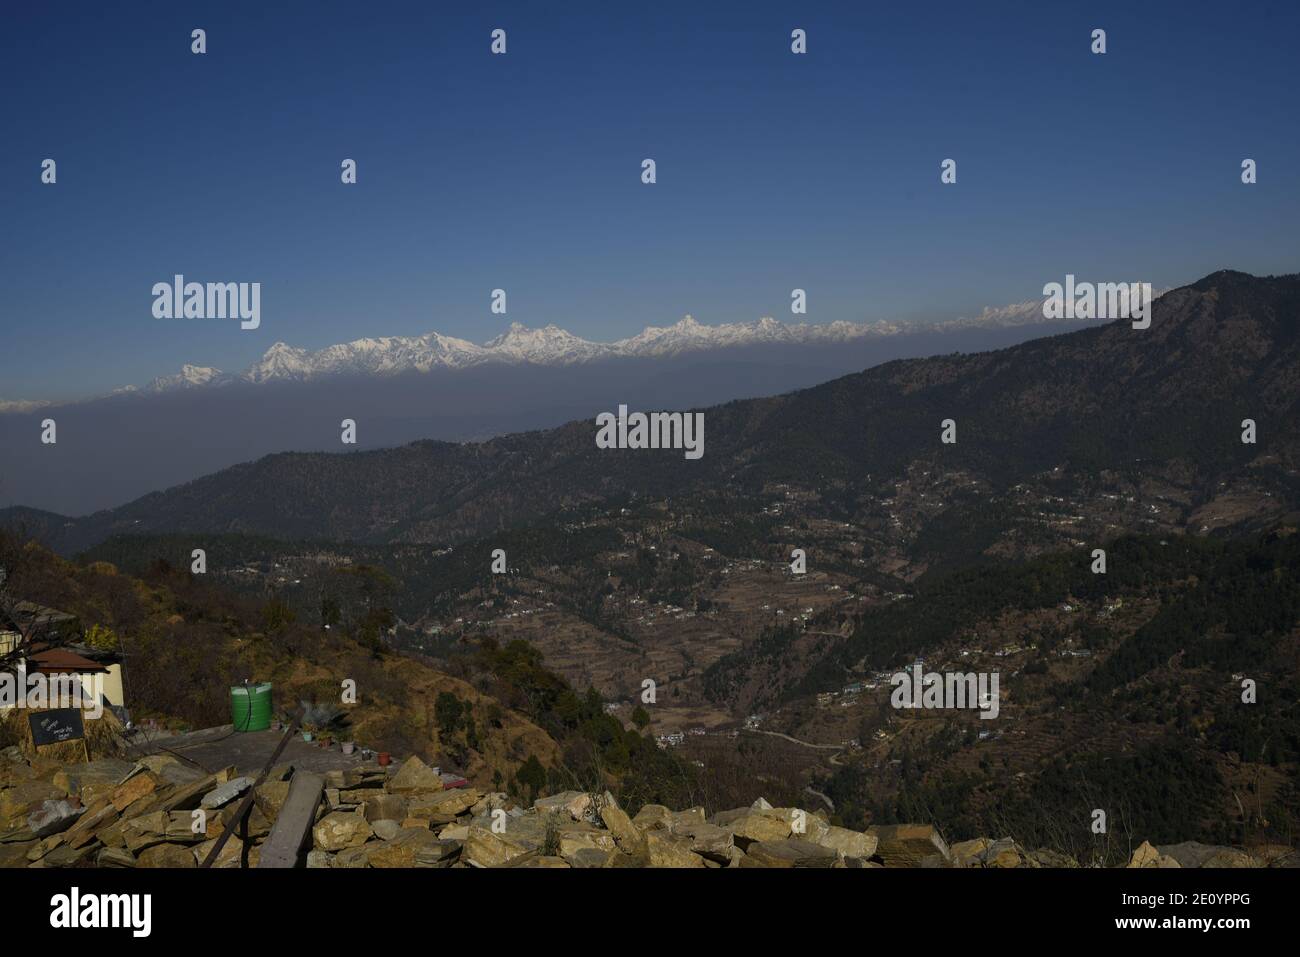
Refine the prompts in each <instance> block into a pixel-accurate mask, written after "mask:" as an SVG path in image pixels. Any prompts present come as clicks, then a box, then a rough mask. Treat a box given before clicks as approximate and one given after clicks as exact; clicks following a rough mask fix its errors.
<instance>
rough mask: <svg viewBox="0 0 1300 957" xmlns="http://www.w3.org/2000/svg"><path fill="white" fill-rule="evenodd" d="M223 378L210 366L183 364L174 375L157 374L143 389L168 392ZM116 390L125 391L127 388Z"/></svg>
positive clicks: (196, 386)
mask: <svg viewBox="0 0 1300 957" xmlns="http://www.w3.org/2000/svg"><path fill="white" fill-rule="evenodd" d="M223 378H225V376H224V374H223V373H222V371H221V370H220V369H213V368H211V367H210V366H192V365H183V366H181V371H180V372H178V373H176V375H166V376H159V377H158V378H157V379H154V380H153V381H152V382H150V383H149V384H148V385H147V386H145V391H146V392H168V391H171V390H173V389H194V388H198V387H199V386H205V385H213V384H215V383H217V382H219V381H221V380H222V379H223ZM117 391H118V392H126V391H128V389H118V390H117ZM132 391H133V390H132Z"/></svg>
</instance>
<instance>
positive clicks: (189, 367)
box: [0, 299, 1060, 414]
mask: <svg viewBox="0 0 1300 957" xmlns="http://www.w3.org/2000/svg"><path fill="white" fill-rule="evenodd" d="M1053 324H1060V323H1059V320H1051V319H1046V318H1044V316H1043V309H1042V302H1041V300H1037V299H1032V300H1027V301H1025V302H1018V303H1012V304H1010V305H1006V306H997V307H989V306H986V307H984V309H983V310H981V312H980V313H979V314H978V315H975V316H972V317H964V316H963V317H958V318H956V319H949V320H943V321H940V322H935V323H915V322H907V321H896V322H891V321H886V320H879V321H876V322H860V323H859V322H845V321H836V322H829V323H807V322H801V323H785V322H780V321H778V320H776V319H773V318H772V317H770V316H765V317H763V318H761V319H758V320H756V321H754V322H735V323H721V324H719V325H715V326H711V325H706V324H704V323H701V322H698V321H696V319H695V318H694V317H693V316H691V315H686V316H683V317H682V319H680V320H679V321H678V322H676V323H674V324H673V325H671V326H647V327H646V328H645V329H643V330H642V331H641V332H639V333H637V334H636V335H635V336H629V337H627V338H624V339H618V340H615V341H613V342H595V341H592V340H589V339H583V338H581V337H580V336H576V335H574V334H572V333H570V332H568V331H566V330H564V329H561V328H559V327H558V326H555V325H547V326H543V327H541V328H537V329H530V328H529V327H527V326H525V325H523V324H522V323H518V322H513V323H511V324H510V327H509V329H507V330H506V331H505V332H503V333H501V334H500V335H498V336H496V337H494V338H492V339H489V340H488V341H487V342H485V343H483V344H482V345H479V344H477V343H474V342H470V341H469V340H468V339H461V338H457V337H455V336H445V335H442V334H441V333H439V332H429V333H426V334H425V335H421V336H382V337H378V338H364V339H354V340H352V341H351V342H343V343H337V344H335V345H330V346H326V347H324V348H321V349H315V350H311V349H305V348H301V347H297V346H291V345H289V344H288V343H285V342H276V343H274V344H273V345H272V346H270V348H268V349H267V350H266V352H265V353H264V354H263V355H262V357H261V358H260V359H258V360H257V361H256V362H253V363H252V364H251V365H249V366H248V368H246V369H244V370H243V371H242V372H226V371H223V370H221V369H218V368H215V367H213V366H206V365H199V364H197V363H185V364H184V365H182V366H181V368H180V370H179V371H178V372H175V373H172V374H170V375H162V376H158V377H156V378H154V379H152V380H151V381H150V382H149V383H147V384H146V385H144V386H135V385H127V386H122V387H120V388H118V389H115V390H113V392H112V393H111V395H112V396H125V395H158V394H163V393H169V392H176V391H182V390H189V389H198V388H209V387H220V386H230V385H247V384H253V385H259V384H270V383H277V382H308V381H314V380H318V379H322V378H326V377H330V376H349V375H366V376H397V375H402V374H406V373H424V374H427V373H430V372H433V371H435V370H440V369H445V370H459V369H471V368H476V367H483V366H492V365H497V366H511V365H534V366H556V367H564V366H571V365H578V364H584V363H592V362H600V361H605V360H611V359H657V358H667V357H680V356H686V355H691V354H696V353H701V354H702V353H708V352H711V351H718V350H729V349H745V348H749V347H754V346H771V345H786V346H804V345H806V346H827V345H829V346H833V345H835V344H842V343H854V342H865V341H870V340H880V339H887V338H890V337H902V336H907V335H917V334H928V333H935V334H941V333H944V332H952V331H958V330H960V331H970V330H978V329H987V330H1006V329H1015V328H1020V327H1026V326H1037V325H1053ZM75 401H81V400H75ZM66 404H68V402H65V401H51V400H39V401H38V400H21V399H20V400H0V414H5V413H25V412H32V411H34V410H37V409H41V408H45V407H50V406H58V405H66Z"/></svg>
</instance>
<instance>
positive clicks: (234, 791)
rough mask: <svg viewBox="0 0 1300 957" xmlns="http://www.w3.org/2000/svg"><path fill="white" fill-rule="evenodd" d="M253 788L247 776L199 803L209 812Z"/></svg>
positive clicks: (217, 790) (225, 786)
mask: <svg viewBox="0 0 1300 957" xmlns="http://www.w3.org/2000/svg"><path fill="white" fill-rule="evenodd" d="M252 786H253V779H252V778H250V777H247V776H245V777H238V778H235V779H233V780H231V781H227V782H226V783H225V784H221V785H218V786H217V787H215V788H213V789H212V790H211V791H209V792H208V793H207V794H205V795H203V800H202V801H200V802H199V806H200V807H204V808H207V809H208V810H209V811H211V810H215V809H217V808H220V807H225V806H226V805H227V804H229V803H230V802H231V801H233V800H235V798H237V797H239V796H240V795H241V794H243V793H244V792H245V791H247V790H248V789H249V788H250V787H252ZM113 803H114V804H116V803H117V801H116V799H114V801H113Z"/></svg>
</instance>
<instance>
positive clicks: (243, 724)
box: [230, 681, 271, 731]
mask: <svg viewBox="0 0 1300 957" xmlns="http://www.w3.org/2000/svg"><path fill="white" fill-rule="evenodd" d="M230 723H231V724H233V725H234V726H235V730H236V731H265V730H266V729H267V728H269V727H270V726H271V682H269V681H264V682H262V683H261V684H260V685H252V684H250V685H235V686H234V687H232V688H231V689H230Z"/></svg>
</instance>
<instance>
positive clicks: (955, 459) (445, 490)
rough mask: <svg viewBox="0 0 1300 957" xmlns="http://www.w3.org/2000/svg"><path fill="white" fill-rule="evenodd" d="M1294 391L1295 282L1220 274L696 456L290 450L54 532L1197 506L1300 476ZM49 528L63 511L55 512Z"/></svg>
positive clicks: (776, 416)
mask: <svg viewBox="0 0 1300 957" xmlns="http://www.w3.org/2000/svg"><path fill="white" fill-rule="evenodd" d="M1297 383H1300V276H1284V277H1268V278H1256V277H1252V276H1248V275H1246V274H1244V273H1235V272H1228V271H1223V272H1219V273H1215V274H1213V275H1212V276H1208V277H1206V278H1205V279H1202V280H1201V281H1200V282H1198V283H1195V284H1193V285H1191V286H1185V287H1182V288H1180V289H1177V290H1174V291H1172V292H1170V293H1168V294H1166V295H1165V296H1163V297H1161V298H1160V299H1159V300H1157V301H1156V303H1155V305H1154V307H1153V319H1152V324H1151V328H1150V329H1147V330H1135V329H1133V328H1131V324H1130V323H1129V322H1128V321H1126V320H1119V321H1115V322H1111V323H1108V324H1106V325H1104V326H1099V327H1093V328H1087V329H1083V330H1081V331H1078V332H1073V333H1068V334H1064V335H1058V336H1054V337H1048V338H1041V339H1035V340H1032V341H1029V342H1025V343H1022V344H1020V345H1016V346H1012V347H1010V348H1006V349H1002V350H999V351H996V352H982V353H973V354H967V355H961V354H957V355H945V356H934V357H931V358H922V359H906V360H898V361H893V362H887V363H885V364H884V365H880V366H877V367H874V368H872V369H869V370H867V371H866V372H861V373H856V374H853V375H849V376H845V377H843V378H840V379H835V380H832V381H830V382H826V383H824V384H822V385H819V386H815V387H813V388H809V389H804V390H800V391H797V392H791V393H788V394H785V395H779V396H775V397H771V398H763V399H747V400H740V401H733V402H729V403H726V404H724V405H718V406H714V407H712V408H709V409H708V410H707V414H706V421H707V428H706V434H707V439H706V453H705V456H704V458H703V459H702V460H701V461H699V462H684V460H683V459H682V457H681V456H680V455H673V454H662V453H658V452H654V451H648V450H646V451H634V450H627V451H611V450H601V449H598V448H596V446H595V442H594V433H595V428H594V426H593V424H592V422H591V421H590V420H586V421H583V420H579V421H574V422H571V423H569V424H568V425H564V426H561V427H559V428H554V429H549V430H546V431H538V432H526V433H517V434H512V435H505V436H502V437H500V438H494V439H491V440H488V441H485V442H479V443H470V444H453V443H447V442H433V441H425V442H417V443H414V444H411V445H406V446H401V447H397V448H388V449H380V450H376V451H367V452H357V453H353V454H344V455H339V454H334V453H284V454H277V455H270V456H267V457H265V458H262V459H259V460H257V461H253V462H247V463H245V464H242V465H238V466H235V467H233V468H230V469H226V470H223V471H221V472H217V473H214V474H211V475H208V476H206V477H204V478H201V479H197V480H195V481H192V482H188V483H187V484H184V485H180V486H177V487H175V488H172V489H169V490H167V491H165V492H157V493H153V494H150V495H147V496H145V497H143V498H141V499H139V500H137V501H135V502H132V503H130V504H127V505H124V506H122V507H120V508H115V509H111V510H108V511H104V512H99V513H96V514H95V515H92V516H88V517H87V518H84V519H76V520H65V521H64V524H63V527H62V528H60V529H59V532H58V534H57V535H56V536H55V538H54V542H53V544H55V545H56V547H62V548H64V549H65V550H66V549H73V548H79V547H86V546H88V545H91V544H94V543H95V542H98V541H101V540H103V539H104V538H106V537H107V536H109V535H111V534H115V533H120V532H140V533H149V532H171V531H182V530H183V531H195V532H207V531H210V532H253V533H258V534H265V535H269V536H273V537H281V538H330V539H335V540H344V541H346V540H355V541H371V542H378V541H447V540H454V539H459V538H463V537H466V536H472V535H482V534H486V533H490V532H492V531H493V530H496V529H500V528H506V527H511V526H514V525H518V524H520V523H525V522H536V521H539V520H543V519H545V518H546V517H547V516H554V515H558V514H560V513H562V512H565V511H566V510H571V509H574V508H583V507H587V506H593V505H599V504H600V503H604V502H610V501H616V500H618V499H619V498H620V497H626V496H629V495H631V496H651V497H653V496H684V495H716V494H719V490H721V489H724V488H727V489H731V490H732V494H735V495H739V496H741V497H742V498H743V497H745V496H750V495H753V494H756V493H757V492H758V491H759V490H761V489H763V488H765V487H767V486H769V485H770V484H771V483H774V482H784V483H790V484H792V485H795V486H801V487H804V488H806V489H808V490H809V492H810V493H811V494H816V495H825V494H827V493H828V492H830V491H833V492H834V495H835V496H836V497H837V499H838V500H839V501H840V502H841V505H840V506H838V507H839V508H841V509H842V510H844V513H845V514H848V515H851V514H852V513H853V509H854V508H855V507H856V506H855V505H854V504H853V503H854V502H855V501H857V500H858V497H859V496H861V495H867V494H870V492H869V491H868V489H867V486H866V484H865V483H866V481H867V478H868V477H869V476H874V477H875V481H876V482H880V481H881V480H882V479H883V478H886V477H888V476H895V475H901V474H904V473H905V472H906V471H907V470H908V469H910V468H913V467H915V466H918V465H919V466H920V467H940V468H942V469H944V470H965V471H967V472H969V473H970V474H972V475H976V476H982V477H984V478H985V479H986V480H988V481H989V482H991V483H993V484H994V485H1007V484H1010V483H1014V482H1016V481H1019V480H1021V479H1023V478H1025V477H1027V476H1029V475H1032V474H1035V473H1037V472H1041V471H1044V470H1051V469H1052V468H1054V467H1057V466H1059V467H1061V468H1064V469H1067V470H1073V471H1076V472H1079V473H1080V474H1084V473H1086V474H1099V473H1100V472H1102V471H1106V470H1111V471H1117V470H1118V471H1123V472H1132V471H1133V470H1135V469H1138V470H1140V471H1142V472H1143V473H1148V474H1157V473H1164V474H1163V479H1164V480H1168V478H1169V476H1177V477H1178V481H1179V482H1180V483H1181V484H1183V485H1185V486H1187V487H1189V488H1191V489H1193V490H1194V492H1193V493H1192V494H1194V495H1195V496H1198V497H1202V498H1203V497H1205V496H1208V495H1210V494H1212V492H1213V488H1214V486H1215V483H1216V482H1217V481H1218V480H1219V478H1220V476H1224V475H1229V474H1239V473H1242V471H1243V470H1246V469H1251V468H1256V467H1257V466H1258V467H1259V468H1264V467H1266V468H1269V469H1272V470H1273V471H1274V472H1276V473H1278V474H1279V476H1281V477H1280V478H1279V481H1282V482H1293V481H1294V477H1295V476H1294V473H1295V462H1296V459H1297V449H1298V447H1300V437H1298V435H1297V429H1296V421H1297V420H1296V413H1297V411H1300V408H1298V407H1300V388H1297ZM615 399H617V397H616V396H611V402H613V401H614V400H615ZM610 408H613V405H611V406H610ZM949 417H951V418H955V419H956V420H957V422H958V428H959V441H958V442H957V443H956V444H953V445H945V444H942V443H941V442H940V441H939V431H940V423H941V421H942V420H944V419H945V418H949ZM1247 417H1251V418H1255V419H1256V420H1257V421H1258V422H1259V429H1260V433H1261V435H1262V436H1264V437H1265V438H1264V439H1263V440H1262V441H1261V444H1260V445H1258V446H1247V445H1243V444H1242V442H1241V441H1240V431H1241V425H1240V423H1241V421H1242V420H1243V419H1244V418H1247ZM1252 463H1254V465H1252ZM1256 471H1258V468H1256ZM1288 476H1289V477H1288ZM9 514H10V515H13V514H15V513H13V512H10V513H9ZM22 514H24V515H26V516H27V517H28V518H29V519H30V518H32V517H33V516H32V513H31V511H30V510H26V511H24V512H23V513H22ZM5 515H6V513H5V512H0V521H3V520H4V519H5ZM40 524H42V525H44V526H45V527H47V528H52V527H53V526H56V525H58V524H59V523H58V520H57V519H55V518H53V517H50V516H46V517H45V518H44V519H43V520H42V521H41V522H40Z"/></svg>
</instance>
